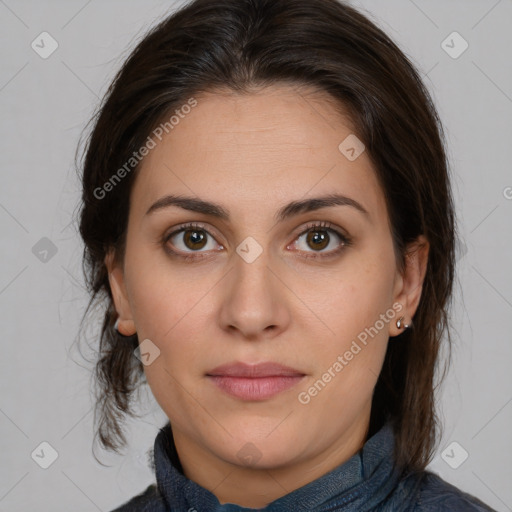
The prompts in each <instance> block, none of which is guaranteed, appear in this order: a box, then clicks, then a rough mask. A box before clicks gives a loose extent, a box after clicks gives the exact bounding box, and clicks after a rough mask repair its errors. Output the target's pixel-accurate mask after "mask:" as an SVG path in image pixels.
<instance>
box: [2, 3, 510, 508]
mask: <svg viewBox="0 0 512 512" xmlns="http://www.w3.org/2000/svg"><path fill="white" fill-rule="evenodd" d="M353 4H354V5H356V6H357V7H360V8H361V9H363V10H364V11H366V12H367V14H369V15H370V16H371V18H372V19H373V20H374V21H375V22H376V23H377V24H378V25H379V26H381V27H382V28H383V29H384V30H385V31H386V32H387V33H388V34H389V35H390V36H391V37H392V38H394V40H395V41H397V43H398V44H399V45H400V46H401V48H402V49H403V50H404V51H405V53H406V54H407V55H409V56H410V57H411V59H412V60H413V61H414V62H415V63H416V64H417V66H418V67H419V69H420V70H421V72H422V73H423V74H424V76H425V80H426V82H427V85H428V87H429V88H430V90H431V91H432V93H433V95H434V99H435V101H436V104H437V106H438V109H439V112H440V114H441V117H442V119H443V122H444V125H445V128H446V132H447V136H448V144H449V148H448V151H449V157H450V161H451V165H452V168H453V171H454V180H453V187H454V194H455V199H456V207H457V212H458V216H459V223H460V230H461V234H462V236H463V237H464V244H463V245H462V247H461V249H462V250H461V252H460V257H459V265H458V281H457V286H456V301H455V302H456V307H455V309H454V314H453V326H454V331H455V332H456V336H455V350H454V361H453V366H452V368H451V373H450V375H449V377H448V379H447V380H446V381H445V384H444V387H443V393H442V400H441V403H440V407H441V417H442V419H443V422H444V425H445V432H444V437H443V439H442V441H441V443H440V448H439V450H438V452H437V455H436V458H435V460H434V461H433V463H432V464H431V469H433V470H434V471H436V472H438V473H439V474H440V475H441V476H442V477H443V478H445V479H446V480H448V481H450V482H453V483H454V484H455V485H457V486H459V487H460V488H462V489H464V490H467V491H469V492H471V493H473V494H475V495H477V496H478V497H480V498H481V499H483V500H484V501H486V502H487V503H489V504H490V505H491V506H492V507H494V508H495V509H496V510H498V511H510V510H512V487H511V486H510V481H511V479H512V462H511V460H510V456H511V453H512V436H511V435H510V433H511V432H512V377H511V371H510V363H511V359H512V358H511V355H512V343H511V334H510V332H511V330H510V327H511V321H510V318H511V317H512V273H511V272H510V262H511V261H512V260H511V255H512V235H511V214H512V199H511V198H512V188H510V187H512V173H511V164H510V162H511V161H512V149H511V147H512V128H511V119H512V116H511V114H512V66H511V53H512V52H511V48H512V35H511V34H512V30H511V28H512V1H511V0H471V1H470V0H457V1H455V0H452V1H445V0H436V1H433V0H431V1H427V0H414V2H413V1H409V0H393V1H389V0H386V1H382V0H381V1H379V0H364V1H363V0H361V1H357V2H353ZM177 5H181V4H178V3H173V2H163V1H155V0H154V1H144V2H143V1H141V0H137V1H135V0H130V1H128V0H122V1H121V0H116V1H113V0H110V1H103V2H100V1H98V0H92V1H60V2H59V1H45V2H39V1H26V0H25V1H15V0H5V1H2V0H0V34H1V35H0V38H1V45H0V52H1V53H0V55H1V67H0V105H1V112H2V117H1V133H0V155H1V162H2V164H1V169H2V184H1V189H0V226H1V230H2V236H1V240H2V241H1V246H2V265H1V269H0V308H1V309H0V310H1V314H2V317H1V319H2V358H1V363H0V364H1V371H0V385H1V401H0V428H1V436H0V449H1V454H2V457H1V460H2V466H1V470H0V511H9V512H12V511H18V510H19V511H28V510H41V511H52V512H58V511H69V510H73V511H75V512H81V511H90V510H102V511H109V510H111V509H112V508H114V507H115V506H117V505H119V504H120V503H122V502H124V501H125V500H127V499H128V498H130V497H132V496H133V495H135V494H136V493H139V492H141V491H142V490H143V489H145V487H146V486H147V485H149V483H150V482H152V481H153V475H152V473H151V471H150V470H149V469H148V467H147V465H146V451H147V450H148V449H149V448H151V447H152V445H153V441H154V437H155V435H156V433H157V430H158V428H159V427H160V426H162V425H163V423H164V421H165V416H164V415H163V413H162V412H161V411H160V410H159V407H158V405H157V404H156V403H155V402H154V400H153V399H152V397H151V394H150V393H147V394H146V397H145V398H144V399H143V403H144V409H143V410H144V412H145V413H146V416H145V417H144V419H142V420H139V421H132V422H130V425H131V430H130V437H129V440H130V447H129V448H128V449H127V450H126V452H125V455H124V456H114V455H111V454H108V453H105V452H102V451H101V450H98V451H97V454H98V456H99V457H100V458H101V459H102V460H103V461H104V463H105V464H108V465H109V467H103V466H100V465H99V464H98V463H97V462H96V461H95V460H94V458H93V456H92V451H91V450H92V441H93V429H92V419H93V416H92V410H91V407H92V402H91V399H90V394H89V379H90V371H89V369H88V368H89V367H88V365H87V363H86V362H84V361H83V359H82V357H81V355H80V353H79V352H78V351H77V349H76V344H74V340H75V338H76V333H77V330H78V326H79V320H80V317H81V314H82V312H83V309H84V307H85V304H86V300H87V296H86V293H85V291H84V288H83V285H82V273H81V261H80V258H81V253H82V245H81V242H80V239H79V237H78V235H77V232H76V228H75V226H74V225H73V224H72V219H73V213H74V210H75V208H76V204H77V202H78V200H79V194H80V186H79V183H78V181H77V179H76V174H75V171H74V162H73V158H74V153H75V149H76V145H77V143H78V138H79V136H80V134H81V131H82V129H83V128H84V126H85V123H86V122H87V120H88V119H89V117H90V115H91V114H92V112H93V110H94V108H95V107H96V105H97V103H98V100H99V98H101V97H102V96H103V94H104V93H105V91H106V88H107V86H108V84H109V83H110V81H111V79H112V78H113V76H114V74H115V72H116V71H117V70H118V69H119V67H120V65H121V63H122V61H123V59H124V58H126V56H127V55H128V52H129V51H130V50H131V49H132V48H133V47H134V45H135V44H136V42H137V41H138V40H139V38H140V37H142V36H143V34H144V33H145V32H146V30H147V29H148V28H149V27H150V26H151V25H152V24H153V23H155V22H157V21H158V20H159V19H161V17H162V16H164V15H165V14H166V13H168V12H170V11H172V10H174V9H175V8H176V6H177ZM43 31H47V32H49V33H50V34H51V36H52V37H53V38H54V39H55V40H56V41H57V42H58V45H59V46H58V49H57V50H56V51H55V52H54V53H53V54H52V55H51V56H50V57H49V58H47V59H42V58H41V57H40V56H39V55H38V54H36V52H35V51H34V50H33V49H32V48H31V43H32V41H33V40H35V39H36V38H37V36H39V34H40V33H41V32H43ZM453 31H457V32H459V33H460V34H461V36H462V37H463V38H464V39H465V40H466V41H467V42H468V43H469V48H468V49H467V50H466V51H465V52H464V53H463V54H462V55H460V57H458V58H457V59H454V58H452V57H450V56H449V55H448V54H447V53H446V52H445V51H444V49H443V48H442V46H441V43H442V41H443V40H445V39H446V37H447V36H448V35H449V34H451V33H452V32H453ZM449 44H451V43H449ZM458 44H459V43H458V42H456V43H454V44H453V45H455V48H457V45H458ZM459 48H460V47H459ZM418 129H421V127H418ZM507 187H508V188H507ZM42 237H48V238H49V239H50V240H51V241H52V242H53V243H54V244H55V246H56V248H57V253H56V254H55V255H54V256H52V257H51V258H49V259H48V261H46V262H43V261H40V259H39V258H37V257H36V255H34V254H33V252H32V248H33V246H34V245H35V244H36V243H37V242H38V241H39V240H40V239H41V238H42ZM93 335H94V333H92V334H91V336H93ZM89 355H90V354H89ZM43 441H46V442H48V443H50V445H52V446H53V447H54V449H55V450H56V451H57V453H58V458H57V459H56V461H55V462H54V463H53V464H52V465H51V466H50V467H49V468H48V469H46V470H45V469H42V468H40V467H39V466H38V465H37V464H36V463H35V462H34V460H33V459H32V458H31V453H32V452H33V450H34V449H35V448H36V447H38V446H39V444H40V443H41V442H43ZM453 441H456V442H457V443H459V445H460V446H461V447H462V448H463V449H464V450H466V451H467V452H468V454H469V457H468V459H467V460H466V461H465V462H464V463H463V464H461V465H460V466H459V467H458V468H457V469H452V468H451V467H450V466H449V465H448V464H447V463H446V462H445V461H444V460H443V459H442V458H441V453H442V452H443V450H445V449H446V448H447V447H448V446H449V445H450V443H452V442H453ZM447 453H448V455H449V456H451V460H454V459H455V460H457V459H458V458H460V457H461V454H462V453H463V452H462V451H461V448H459V447H458V446H456V447H455V449H454V451H453V452H452V451H451V448H450V449H449V450H448V452H447Z"/></svg>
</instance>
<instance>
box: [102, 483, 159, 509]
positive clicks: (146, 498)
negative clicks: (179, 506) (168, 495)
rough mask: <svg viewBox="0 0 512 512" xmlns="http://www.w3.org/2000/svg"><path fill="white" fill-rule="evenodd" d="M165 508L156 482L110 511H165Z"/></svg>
mask: <svg viewBox="0 0 512 512" xmlns="http://www.w3.org/2000/svg"><path fill="white" fill-rule="evenodd" d="M166 510H167V508H166V506H165V502H164V500H163V497H162V495H161V494H160V492H159V491H158V488H157V486H156V484H151V485H150V486H149V487H148V488H147V489H146V490H145V491H143V492H141V493H140V494H138V495H137V496H134V497H133V498H132V499H131V500H130V501H127V502H126V503H124V504H123V505H121V506H120V507H118V508H116V509H115V510H112V512H165V511H166Z"/></svg>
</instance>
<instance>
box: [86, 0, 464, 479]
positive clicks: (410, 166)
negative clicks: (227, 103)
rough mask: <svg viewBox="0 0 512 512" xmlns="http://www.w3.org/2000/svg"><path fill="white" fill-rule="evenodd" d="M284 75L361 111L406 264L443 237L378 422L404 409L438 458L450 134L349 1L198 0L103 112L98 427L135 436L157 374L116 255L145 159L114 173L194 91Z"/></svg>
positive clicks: (91, 208)
mask: <svg viewBox="0 0 512 512" xmlns="http://www.w3.org/2000/svg"><path fill="white" fill-rule="evenodd" d="M279 83H288V84H295V85H305V86H312V87H314V88H315V89H317V90H319V91H323V92H326V93H328V95H329V97H330V98H332V99H333V100H334V101H335V102H336V104H337V105H339V106H340V107H342V108H343V109H345V110H346V111H347V112H349V113H350V119H351V121H352V123H353V126H354V130H355V133H356V134H357V137H359V139H361V141H363V143H364V144H365V146H366V151H367V154H368V156H369V157H370V159H371V161H372V163H373V165H374V168H375V171H376V173H377V176H378V179H379V182H380V184H381V186H382V189H383V192H384V195H385V198H386V202H387V208H388V212H389V217H390V224H391V229H392V235H393V241H394V246H395V251H396V254H397V262H398V266H399V268H400V269H403V265H404V261H405V260H404V258H405V252H406V246H407V244H408V243H409V242H412V241H414V240H416V239H417V237H418V236H419V235H421V234H423V235H425V236H426V238H427V239H428V241H429V243H430V251H429V258H428V265H427V271H426V277H425V281H424V284H423V290H422V296H421V300H420V304H419V306H418V309H417V312H416V314H415V316H414V326H413V328H412V329H408V330H407V331H405V332H404V333H403V334H401V335H400V337H399V338H397V339H396V340H395V341H394V342H393V343H390V344H389V346H388V350H387V354H386V358H385V362H384V365H383V368H382V372H381V374H380V376H379V379H378V382H377V385H376V388H375V392H374V399H373V404H372V417H371V422H370V423H371V425H370V427H371V428H370V431H374V430H375V429H376V428H377V426H378V425H380V424H381V423H382V421H384V420H386V419H389V420H391V421H392V422H393V424H394V428H395V438H396V457H395V458H396V462H397V464H399V465H400V466H402V467H404V468H406V469H409V470H421V469H424V468H425V466H426V464H427V463H428V462H429V461H430V459H431V457H432V454H433V450H434V445H435V442H436V439H437V433H438V422H437V420H436V413H435V398H434V393H435V388H436V377H437V376H438V375H437V373H436V369H437V367H438V365H437V360H438V353H439V349H440V347H441V341H442V340H443V339H446V341H447V342H448V343H449V341H450V336H449V330H448V322H447V308H448V306H449V301H450V298H451V292H452V283H453V279H454V265H455V258H454V242H455V220H454V213H453V200H452V195H451V190H450V183H449V176H448V163H447V158H446V154H445V139H444V134H443V129H442V125H441V122H440V120H439V117H438V114H437V111H436V108H435V106H434V104H433V101H432V99H431V96H430V95H429V92H428V91H427V89H426V87H425V85H424V84H423V82H422V80H421V78H420V76H419V74H418V71H417V70H416V69H415V66H414V65H413V64H412V63H411V61H410V60H409V59H408V58H407V57H406V56H405V55H404V53H403V52H402V51H401V50H400V49H399V48H398V47H397V45H396V44H395V43H393V41H391V39H390V38H389V37H388V36H387V35H385V34H384V33H383V32H382V31H381V30H380V29H379V28H378V27H377V26H376V25H375V24H374V23H372V22H371V21H370V20H369V19H368V18H367V17H366V16H364V15H363V14H361V13H359V12H358V11H357V10H355V9H354V8H352V7H350V6H348V5H347V4H345V3H341V2H339V1H336V0H195V1H192V2H190V3H188V4H187V5H185V6H184V7H182V8H181V9H180V10H179V11H177V12H175V13H173V14H172V15H170V16H169V17H167V18H166V19H164V20H163V21H162V22H160V23H159V24H158V25H156V26H155V27H153V28H152V29H151V30H150V31H149V32H148V33H147V35H146V36H144V37H143V38H142V40H141V41H140V42H139V43H138V45H137V46H136V48H135V49H134V50H133V52H132V53H131V54H130V56H129V57H128V58H127V60H126V61H125V62H124V64H123V66H122V68H121V69H120V71H119V72H118V73H117V75H116V76H115V79H114V80H113V82H112V84H111V85H110V87H109V89H108V91H107V93H106V95H105V98H104V100H103V102H102V104H101V105H100V106H99V107H98V110H97V112H96V114H95V115H94V117H93V119H91V122H92V121H94V126H93V130H92V132H91V133H90V135H89V137H88V139H87V145H86V147H85V149H84V155H85V156H84V158H83V165H80V167H81V168H83V173H82V176H81V179H82V183H83V196H82V204H81V211H80V234H81V236H82V238H83V240H84V243H85V250H84V259H83V265H84V272H85V276H86V281H87V285H88V287H89V290H90V292H91V299H90V302H89V305H88V307H87V311H86V312H85V314H84V319H85V317H86V314H87V313H88V312H89V311H90V309H91V305H92V304H93V303H95V304H97V305H99V306H100V307H101V308H102V314H103V315H104V316H103V324H102V327H101V334H100V342H99V348H98V358H97V363H96V367H95V379H96V380H95V382H96V384H97V396H96V400H97V401H96V409H95V413H96V414H95V418H96V422H97V434H98V435H99V438H100V441H101V444H102V446H103V447H105V448H108V449H112V450H117V449H118V448H119V447H122V446H124V445H125V444H126V439H125V436H124V428H123V421H124V419H125V417H126V415H127V414H132V402H133V393H134V392H135V391H136V390H137V389H138V387H139V386H140V384H141V383H143V382H144V373H143V367H142V364H141V363H140V362H139V360H138V359H137V358H136V357H134V355H133V351H134V349H135V348H136V347H137V344H138V340H137V336H136V335H134V336H133V337H131V338H130V339H126V338H125V337H121V336H120V335H119V334H117V333H116V331H115V330H114V321H115V319H116V316H117V314H116V311H115V308H114V306H113V301H112V293H111V290H110V286H109V281H108V275H107V270H106V267H105V264H104V258H105V254H106V252H107V250H108V249H109V248H111V247H113V248H115V253H116V257H117V258H119V260H120V261H122V258H123V255H124V242H125V235H126V228H127V219H128V208H129V198H130V191H131V187H132V184H133V180H134V177H135V175H136V172H137V168H138V167H139V166H138V165H135V166H134V167H133V170H132V171H131V172H126V173H122V174H123V177H122V179H120V180H118V181H116V183H115V184H114V185H115V186H111V187H108V192H105V190H106V188H105V187H104V185H105V184H106V183H107V182H109V180H111V179H112V177H113V176H114V174H115V173H116V171H117V170H118V169H120V168H122V167H123V166H125V165H126V162H128V161H129V160H130V158H131V157H132V155H133V153H134V152H136V151H138V150H139V148H141V147H142V146H143V145H144V143H145V141H146V140H147V137H148V136H149V134H150V133H152V130H154V129H155V127H157V126H158V125H159V123H161V121H162V120H163V119H168V118H169V117H170V116H171V115H172V112H173V111H175V110H176V109H177V108H179V107H180V106H181V105H183V104H186V103H187V101H188V100H189V99H190V98H191V97H193V95H198V94H200V93H201V92H211V91H214V90H219V89H226V90H232V91H235V92H238V93H240V94H244V93H250V92H251V90H252V89H253V88H254V87H261V86H266V85H272V84H279ZM340 142H341V140H340ZM125 169H126V167H125ZM118 177H119V174H118ZM111 183H112V182H111ZM100 190H102V191H103V192H101V193H100V192H98V191H100ZM445 334H447V335H448V336H447V337H446V338H445V336H444V335H445Z"/></svg>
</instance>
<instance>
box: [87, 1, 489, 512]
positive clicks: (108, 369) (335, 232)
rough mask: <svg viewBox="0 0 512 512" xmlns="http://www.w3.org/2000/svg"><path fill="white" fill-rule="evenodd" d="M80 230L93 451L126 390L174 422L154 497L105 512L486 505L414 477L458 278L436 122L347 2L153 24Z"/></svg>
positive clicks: (418, 87) (110, 103) (423, 94)
mask: <svg viewBox="0 0 512 512" xmlns="http://www.w3.org/2000/svg"><path fill="white" fill-rule="evenodd" d="M80 231H81V235H82V237H83V240H84V242H85V246H86V250H85V255H84V256H85V260H84V262H85V268H86V273H87V279H88V283H89V286H90V289H91V292H92V297H91V304H92V302H93V301H95V300H99V301H100V303H101V304H103V305H104V307H105V316H104V321H103V326H102V331H101V340H100V355H99V360H98V363H97V367H96V376H97V382H98V397H97V400H98V401H97V411H96V412H97V421H98V434H99V438H100V441H101V443H102V445H103V446H104V447H106V448H109V449H114V450H115V449H117V448H118V447H120V446H122V445H123V444H124V443H125V438H124V434H123V429H122V421H123V418H124V415H125V414H130V413H131V410H130V406H131V399H132V396H133V393H134V391H135V390H136V389H137V388H138V387H139V386H140V385H141V384H142V383H144V382H147V383H148V384H149V387H150V389H151V391H152V393H153V395H154V397H155V399H156V400H157V402H158V403H159V405H160V406H161V408H162V410H163V411H164V412H165V414H166V416H167V417H168V419H169V423H168V424H167V425H165V427H164V428H162V429H161V431H160V432H159V434H158V436H157V438H156V440H155V451H154V457H155V465H156V480H157V484H155V485H152V486H150V487H149V488H148V489H147V490H146V491H145V492H144V493H142V494H141V495H139V496H136V497H134V498H133V499H132V500H130V502H129V503H126V504H125V505H123V506H121V507H120V508H118V509H117V510H119V511H124V512H127V511H132V510H133V511H135V510H137V511H139V510H145V511H166V510H173V511H174V510H179V511H187V510H188V511H194V510H197V511H206V510H216V511H222V510H226V511H228V510H250V509H264V510H272V511H277V510H304V511H306V510H307V511H311V510H314V511H334V510H346V511H356V510H357V511H361V510H365V511H370V510H379V511H381V510H386V511H388V510H389V511H391V510H393V511H394V510H410V511H430V510H432V511H433V510H436V511H439V510H450V511H454V510H455V511H458V510H475V511H482V510H491V509H490V508H489V507H488V506H486V505H484V504H483V503H482V502H480V501H479V500H478V499H477V498H475V497H472V496H470V495H468V494H465V493H463V492H462V491H460V490H459V489H457V488H455V487H453V486H451V485H449V484H448V483H447V482H445V481H443V480H441V479H440V478H439V477H438V476H436V475H434V474H432V473H430V472H428V471H426V470H425V467H426V465H427V464H428V462H429V460H430V459H431V457H432V453H433V450H434V447H435V442H436V440H437V438H438V428H437V423H436V415H435V408H434V385H435V383H436V381H435V375H436V374H435V370H436V364H437V356H438V351H439V349H440V346H441V342H443V343H445V342H447V341H446V340H448V341H449V332H448V325H447V308H448V306H449V302H450V297H451V291H452V282H453V277H454V240H455V226H454V213H453V202H452V196H451V191H450V183H449V177H448V169H447V161H446V155H445V149H444V137H443V131H442V125H441V123H440V121H439V118H438V115H437V112H436V109H435V107H434V105H433V103H432V100H431V98H430V96H429V94H428V92H427V90H426V88H425V87H424V85H423V83H422V82H421V79H420V78H419V75H418V73H417V71H416V70H415V68H414V67H413V66H412V64H411V63H410V62H409V61H408V59H407V58H406V57H405V56H404V55H403V53H402V52H401V51H400V50H399V49H398V48H397V46H396V45H395V44H394V43H393V42H392V41H391V40H390V39H389V38H388V37H387V36H386V35H385V34H384V33H383V32H382V31H381V30H380V29H378V28H377V27H376V26H375V25H374V24H373V23H371V22H370V21H369V20H368V19H367V18H365V17H364V16H363V15H361V14H360V13H358V12H357V11H356V10H355V9H353V8H351V7H349V6H348V5H346V4H344V3H340V2H338V1H336V0H307V1H306V0H196V1H193V2H191V3H190V4H188V5H187V6H185V7H184V8H182V9H181V10H180V11H178V12H176V13H175V14H173V15H172V16H170V17H168V18H167V19H165V20H164V21H163V22H161V23H160V24H159V25H158V26H157V27H155V28H154V29H152V30H151V32H150V33H149V34H148V35H147V36H146V37H145V38H144V39H143V40H142V41H141V42H140V43H139V44H138V46H137V48H136V49H135V50H134V51H133V53H132V54H131V55H130V57H129V58H128V59H127V61H126V62H125V64H124V65H123V67H122V69H121V70H120V72H119V73H118V75H117V76H116V78H115V80H114V82H113V84H112V85H111V87H110V89H109V91H108V93H107V97H106V99H105V101H104V103H103V105H102V107H101V109H100V111H99V112H98V115H97V118H96V119H95V125H94V128H93V131H92V133H91V135H90V138H89V140H88V145H87V148H86V153H85V159H84V166H83V204H82V210H81V225H80ZM101 301H103V302H101ZM91 304H90V305H91Z"/></svg>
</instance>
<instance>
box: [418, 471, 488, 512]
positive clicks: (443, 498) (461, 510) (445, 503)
mask: <svg viewBox="0 0 512 512" xmlns="http://www.w3.org/2000/svg"><path fill="white" fill-rule="evenodd" d="M417 492H418V493H417V495H416V497H417V499H416V500H415V506H414V507H413V508H412V510H413V511H414V512H434V511H435V512H443V511H446V512H448V511H450V512H496V511H495V510H494V509H492V508H491V507H489V506H488V505H486V504H485V503H483V502H481V501H480V500H479V499H478V498H476V497H475V496H472V495H471V494H468V493H466V492H464V491H462V490H460V489H459V488H457V487H455V486H454V485H452V484H449V483H448V482H446V481H445V480H443V479H442V478H441V477H439V476H438V475H436V474H434V473H431V472H430V471H423V472H422V474H421V478H420V482H419V485H418V487H417Z"/></svg>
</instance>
